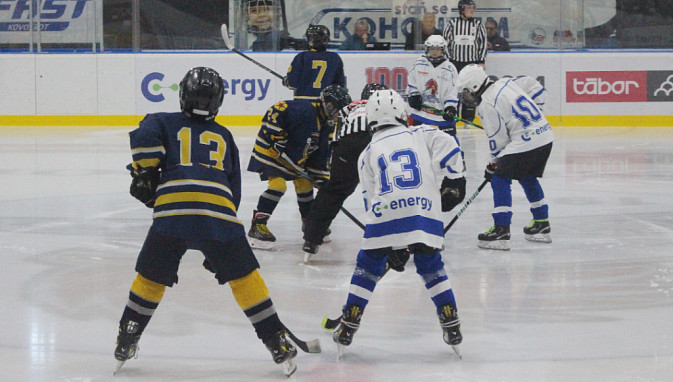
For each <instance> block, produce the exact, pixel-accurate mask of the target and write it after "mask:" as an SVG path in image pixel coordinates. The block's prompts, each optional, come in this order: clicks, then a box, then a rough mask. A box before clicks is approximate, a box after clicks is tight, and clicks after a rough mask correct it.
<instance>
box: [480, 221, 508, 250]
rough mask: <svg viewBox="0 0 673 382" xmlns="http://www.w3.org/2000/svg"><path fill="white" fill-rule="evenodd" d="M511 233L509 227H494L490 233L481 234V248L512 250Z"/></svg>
mask: <svg viewBox="0 0 673 382" xmlns="http://www.w3.org/2000/svg"><path fill="white" fill-rule="evenodd" d="M510 236H511V235H510V233H509V226H508V225H494V226H493V227H491V229H489V230H488V231H486V232H484V233H480V234H479V237H478V238H479V244H478V246H479V248H484V249H498V250H501V251H509V250H510V244H509V239H510Z"/></svg>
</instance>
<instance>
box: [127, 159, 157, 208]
mask: <svg viewBox="0 0 673 382" xmlns="http://www.w3.org/2000/svg"><path fill="white" fill-rule="evenodd" d="M131 176H132V177H133V180H131V188H130V190H129V192H130V193H131V196H133V197H134V198H136V199H138V200H140V201H141V202H142V203H143V204H144V205H146V206H147V207H148V208H153V207H154V199H155V195H156V193H157V186H159V177H160V173H159V169H158V168H156V167H141V168H139V169H137V170H136V169H132V170H131Z"/></svg>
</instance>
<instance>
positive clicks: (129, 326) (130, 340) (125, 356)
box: [112, 321, 140, 375]
mask: <svg viewBox="0 0 673 382" xmlns="http://www.w3.org/2000/svg"><path fill="white" fill-rule="evenodd" d="M138 341H140V333H138V323H137V322H134V321H128V322H126V323H125V324H122V325H120V327H119V335H117V347H116V348H115V358H116V359H117V367H115V370H114V372H113V373H112V374H113V375H117V373H118V372H119V370H120V369H121V368H122V366H123V365H124V362H126V361H127V360H129V359H131V358H138Z"/></svg>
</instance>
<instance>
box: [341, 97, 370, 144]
mask: <svg viewBox="0 0 673 382" xmlns="http://www.w3.org/2000/svg"><path fill="white" fill-rule="evenodd" d="M365 105H367V101H365V100H362V101H355V102H353V103H351V104H350V105H348V106H346V107H344V108H343V109H341V110H340V111H339V113H340V116H339V123H338V124H337V127H336V131H335V132H334V137H333V138H334V141H335V142H338V141H339V140H340V139H341V138H343V137H345V136H346V135H349V134H354V133H362V132H367V131H369V129H368V128H367V120H366V117H367V112H366V111H365Z"/></svg>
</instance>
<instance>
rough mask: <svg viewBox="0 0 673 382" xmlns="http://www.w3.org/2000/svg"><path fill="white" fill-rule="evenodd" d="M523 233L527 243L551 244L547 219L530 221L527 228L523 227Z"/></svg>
mask: <svg viewBox="0 0 673 382" xmlns="http://www.w3.org/2000/svg"><path fill="white" fill-rule="evenodd" d="M523 233H524V235H525V237H526V240H528V241H534V242H537V243H551V226H550V225H549V219H544V220H534V219H533V220H531V221H530V223H529V224H528V226H526V227H523Z"/></svg>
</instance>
